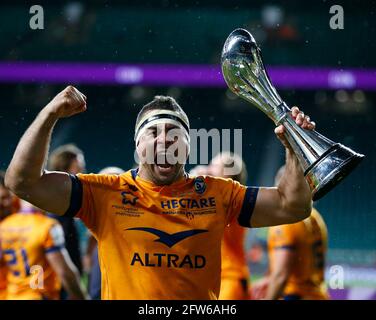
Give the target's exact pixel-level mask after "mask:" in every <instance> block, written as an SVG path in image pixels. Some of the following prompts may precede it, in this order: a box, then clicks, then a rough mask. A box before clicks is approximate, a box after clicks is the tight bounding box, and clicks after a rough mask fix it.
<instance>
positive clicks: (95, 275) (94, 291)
mask: <svg viewBox="0 0 376 320" xmlns="http://www.w3.org/2000/svg"><path fill="white" fill-rule="evenodd" d="M122 173H124V170H123V169H121V168H118V167H106V168H103V169H102V170H101V171H99V174H122ZM85 256H86V259H85V261H87V262H86V263H85V264H86V266H85V268H86V269H87V270H89V284H88V287H89V288H88V290H89V295H90V298H91V299H93V300H100V298H101V280H102V277H101V270H100V267H99V260H98V243H97V240H96V239H95V238H94V237H93V235H92V234H90V235H89V238H88V246H87V250H86V254H85Z"/></svg>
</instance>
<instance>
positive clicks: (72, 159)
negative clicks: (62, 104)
mask: <svg viewBox="0 0 376 320" xmlns="http://www.w3.org/2000/svg"><path fill="white" fill-rule="evenodd" d="M48 169H49V170H51V171H63V172H67V173H70V174H77V173H84V172H85V171H86V163H85V158H84V153H83V152H82V150H80V149H79V148H78V147H77V146H75V145H74V144H66V145H62V146H60V147H58V148H56V149H55V150H54V151H53V152H51V154H50V156H49V158H48ZM51 217H52V218H55V219H57V220H58V221H59V222H60V224H61V225H62V226H63V230H64V236H65V246H66V248H67V251H68V254H69V256H70V258H71V259H72V261H73V263H74V265H75V266H76V267H77V269H78V271H79V273H80V274H82V271H83V269H82V258H81V250H80V242H79V236H78V230H77V227H76V225H75V222H74V218H71V217H61V216H57V215H51ZM63 296H64V294H63Z"/></svg>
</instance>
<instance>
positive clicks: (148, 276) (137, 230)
mask: <svg viewBox="0 0 376 320" xmlns="http://www.w3.org/2000/svg"><path fill="white" fill-rule="evenodd" d="M71 178H72V196H71V204H70V208H69V209H68V211H67V213H66V215H68V216H73V215H76V216H77V217H79V218H81V219H82V220H83V221H84V223H85V224H86V226H87V227H88V228H89V229H90V230H91V232H92V233H93V235H94V237H95V238H96V239H97V241H98V256H99V264H100V268H101V271H102V299H217V298H218V295H219V289H220V276H221V239H222V236H223V232H224V228H225V226H226V225H227V224H229V223H230V222H232V221H233V220H234V219H235V218H237V219H238V221H239V223H242V224H243V225H245V226H248V225H249V221H250V218H251V214H252V210H253V207H254V204H255V201H256V197H257V192H258V189H257V188H251V187H248V188H247V187H245V186H242V185H240V184H239V183H238V182H236V181H233V180H231V179H222V178H214V177H210V176H199V177H190V176H188V175H186V176H185V177H183V178H182V179H180V180H179V181H177V182H175V183H172V184H171V185H165V186H157V185H155V184H153V183H152V182H150V181H147V180H145V179H142V178H141V177H139V176H138V174H137V170H130V171H128V172H126V173H124V174H122V175H97V174H78V175H77V176H71Z"/></svg>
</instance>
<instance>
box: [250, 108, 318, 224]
mask: <svg viewBox="0 0 376 320" xmlns="http://www.w3.org/2000/svg"><path fill="white" fill-rule="evenodd" d="M291 113H292V116H293V118H294V119H295V121H296V123H297V124H298V125H299V126H301V127H302V128H304V129H307V130H313V129H314V128H315V123H314V122H311V121H310V119H309V117H308V116H304V114H303V112H301V111H299V109H298V108H297V107H293V108H292V109H291ZM285 130H286V129H285V128H284V127H283V126H282V125H280V126H278V127H277V128H276V129H275V133H276V135H277V137H278V138H279V139H280V140H281V142H282V144H283V145H284V146H285V148H286V168H285V171H284V174H283V176H282V178H281V180H280V182H279V184H278V186H277V187H273V188H260V189H259V190H258V194H257V198H256V203H255V204H254V209H253V213H252V214H251V218H250V221H249V222H250V226H251V227H267V226H274V225H280V224H288V223H294V222H298V221H301V220H303V219H305V218H307V217H308V216H309V215H310V213H311V209H312V193H311V190H310V188H309V186H308V183H307V181H306V180H305V178H304V174H303V170H302V168H301V166H300V164H299V161H298V159H297V157H296V156H295V153H294V151H293V149H292V148H291V146H290V144H289V143H288V141H287V140H286V138H285V136H284V133H285ZM245 200H246V201H247V199H245Z"/></svg>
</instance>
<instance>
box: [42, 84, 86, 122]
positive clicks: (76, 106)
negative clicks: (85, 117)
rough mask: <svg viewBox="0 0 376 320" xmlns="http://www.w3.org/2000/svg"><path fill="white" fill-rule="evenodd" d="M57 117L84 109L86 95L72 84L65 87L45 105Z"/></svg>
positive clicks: (71, 114)
mask: <svg viewBox="0 0 376 320" xmlns="http://www.w3.org/2000/svg"><path fill="white" fill-rule="evenodd" d="M46 109H48V111H49V112H51V113H53V114H55V115H56V117H57V118H67V117H70V116H73V115H74V114H77V113H80V112H83V111H85V110H86V96H85V95H84V94H82V93H81V92H80V91H78V90H77V89H76V88H75V87H73V86H68V87H66V88H65V89H64V90H63V91H61V92H60V93H58V94H57V95H56V96H55V97H54V98H53V99H52V100H51V101H50V102H49V103H48V105H47V106H46Z"/></svg>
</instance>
